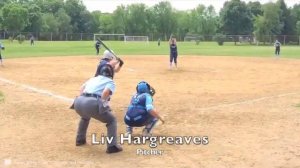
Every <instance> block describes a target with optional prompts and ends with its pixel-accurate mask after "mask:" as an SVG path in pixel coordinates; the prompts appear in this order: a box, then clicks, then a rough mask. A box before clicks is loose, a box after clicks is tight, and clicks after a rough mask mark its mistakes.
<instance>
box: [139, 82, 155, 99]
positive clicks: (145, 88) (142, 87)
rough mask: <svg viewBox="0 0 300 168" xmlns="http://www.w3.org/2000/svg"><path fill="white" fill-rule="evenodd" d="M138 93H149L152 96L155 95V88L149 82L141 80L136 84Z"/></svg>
mask: <svg viewBox="0 0 300 168" xmlns="http://www.w3.org/2000/svg"><path fill="white" fill-rule="evenodd" d="M136 91H137V93H149V94H150V95H151V96H154V94H155V90H154V88H153V87H151V86H150V85H149V84H148V83H147V82H145V81H141V82H139V83H138V84H137V86H136Z"/></svg>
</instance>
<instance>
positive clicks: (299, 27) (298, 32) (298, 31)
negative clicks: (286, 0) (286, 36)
mask: <svg viewBox="0 0 300 168" xmlns="http://www.w3.org/2000/svg"><path fill="white" fill-rule="evenodd" d="M296 30H297V35H300V20H299V21H297V23H296Z"/></svg>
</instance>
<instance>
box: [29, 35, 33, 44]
mask: <svg viewBox="0 0 300 168" xmlns="http://www.w3.org/2000/svg"><path fill="white" fill-rule="evenodd" d="M30 45H32V46H33V45H34V37H33V35H31V37H30Z"/></svg>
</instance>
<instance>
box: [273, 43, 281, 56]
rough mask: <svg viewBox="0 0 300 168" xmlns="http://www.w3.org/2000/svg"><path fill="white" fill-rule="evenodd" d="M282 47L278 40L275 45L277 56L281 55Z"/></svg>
mask: <svg viewBox="0 0 300 168" xmlns="http://www.w3.org/2000/svg"><path fill="white" fill-rule="evenodd" d="M280 46H281V43H280V42H279V41H278V40H276V41H275V43H274V47H275V56H279V55H280Z"/></svg>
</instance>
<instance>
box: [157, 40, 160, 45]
mask: <svg viewBox="0 0 300 168" xmlns="http://www.w3.org/2000/svg"><path fill="white" fill-rule="evenodd" d="M157 45H158V46H160V38H158V40H157Z"/></svg>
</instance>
